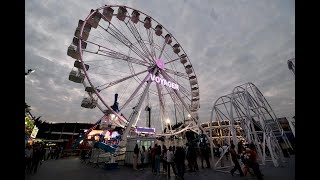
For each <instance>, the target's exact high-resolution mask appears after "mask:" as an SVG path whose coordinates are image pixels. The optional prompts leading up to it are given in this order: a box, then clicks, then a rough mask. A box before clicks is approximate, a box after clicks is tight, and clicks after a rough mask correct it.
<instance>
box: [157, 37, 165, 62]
mask: <svg viewBox="0 0 320 180" xmlns="http://www.w3.org/2000/svg"><path fill="white" fill-rule="evenodd" d="M166 44H167V43H166V41H164V43H163V46H162V48H161V51H160V54H159V57H158V59H160V58H161V56H162V53H163V51H164V48H165V47H166Z"/></svg>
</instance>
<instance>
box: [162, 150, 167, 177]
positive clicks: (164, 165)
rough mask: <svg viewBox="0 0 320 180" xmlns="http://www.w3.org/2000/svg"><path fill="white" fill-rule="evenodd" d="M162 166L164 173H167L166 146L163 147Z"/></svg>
mask: <svg viewBox="0 0 320 180" xmlns="http://www.w3.org/2000/svg"><path fill="white" fill-rule="evenodd" d="M161 156H162V165H163V171H164V173H166V172H167V147H166V146H165V145H162V153H161Z"/></svg>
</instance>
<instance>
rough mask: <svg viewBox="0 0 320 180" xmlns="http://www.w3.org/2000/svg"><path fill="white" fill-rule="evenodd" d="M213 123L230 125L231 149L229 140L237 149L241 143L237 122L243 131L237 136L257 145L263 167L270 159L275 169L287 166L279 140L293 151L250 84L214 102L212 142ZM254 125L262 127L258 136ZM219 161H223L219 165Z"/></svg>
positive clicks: (264, 102) (275, 119) (263, 101)
mask: <svg viewBox="0 0 320 180" xmlns="http://www.w3.org/2000/svg"><path fill="white" fill-rule="evenodd" d="M213 120H215V121H218V122H220V121H221V120H229V121H230V130H231V131H230V132H231V136H229V137H228V138H229V141H228V144H229V145H230V143H231V142H230V138H232V141H233V143H234V144H235V145H236V149H237V144H238V139H237V132H236V128H235V122H236V121H238V122H240V124H239V125H240V126H241V131H240V132H239V131H238V133H241V134H242V136H243V137H244V138H245V139H246V141H248V142H249V143H254V144H255V147H256V149H257V154H258V157H259V160H260V163H261V164H263V165H264V164H265V162H266V161H267V160H268V158H270V159H271V161H272V162H273V165H274V166H275V167H279V166H280V165H281V164H282V163H283V162H285V160H284V155H283V152H282V150H281V148H280V145H279V143H278V139H282V140H283V141H284V143H285V144H286V146H287V147H288V148H291V149H292V146H291V144H290V142H289V140H288V138H287V136H286V134H285V133H284V131H283V129H282V128H281V126H280V123H279V122H278V121H277V117H276V115H275V114H274V112H273V110H272V108H271V106H270V105H269V103H268V102H267V100H266V99H265V97H264V96H263V95H262V93H261V92H260V90H259V89H258V88H257V87H256V86H255V85H254V84H253V83H250V82H249V83H246V84H243V85H240V86H236V87H235V88H234V89H233V90H232V93H231V94H228V95H225V96H221V97H220V98H218V99H217V100H216V101H215V102H214V104H213V107H212V111H211V118H210V139H212V122H213ZM254 125H255V126H257V127H259V128H260V129H261V131H260V132H257V131H256V130H255V128H254ZM258 133H260V134H262V138H259V136H258ZM277 138H278V139H277ZM266 148H267V149H268V150H269V152H270V157H268V156H267V155H266ZM212 149H213V146H212V147H211V151H212ZM224 153H225V152H224ZM211 154H212V157H211V158H212V161H213V162H214V157H213V152H211ZM220 160H221V158H220V159H219V160H218V162H219V161H220ZM218 162H216V163H215V166H214V167H213V168H214V169H216V170H220V169H221V167H218V166H217V165H218V164H219V163H218ZM224 168H226V167H224Z"/></svg>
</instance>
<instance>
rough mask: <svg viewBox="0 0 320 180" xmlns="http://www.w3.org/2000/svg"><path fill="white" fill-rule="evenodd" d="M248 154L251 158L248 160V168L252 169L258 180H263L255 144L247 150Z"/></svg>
mask: <svg viewBox="0 0 320 180" xmlns="http://www.w3.org/2000/svg"><path fill="white" fill-rule="evenodd" d="M246 153H247V154H248V156H249V159H248V162H247V163H248V167H249V168H251V169H252V170H253V172H254V174H255V175H256V177H257V179H258V180H263V178H262V176H263V175H262V173H261V171H260V168H259V164H258V162H257V152H256V151H255V146H254V144H250V146H249V149H247V150H246Z"/></svg>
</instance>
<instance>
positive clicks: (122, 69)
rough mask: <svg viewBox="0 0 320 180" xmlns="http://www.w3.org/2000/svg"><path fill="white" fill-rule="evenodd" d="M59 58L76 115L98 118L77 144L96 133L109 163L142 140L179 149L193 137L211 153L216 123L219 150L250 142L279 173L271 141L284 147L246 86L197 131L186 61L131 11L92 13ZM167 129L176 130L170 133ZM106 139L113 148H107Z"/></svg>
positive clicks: (159, 30) (195, 92)
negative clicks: (73, 93)
mask: <svg viewBox="0 0 320 180" xmlns="http://www.w3.org/2000/svg"><path fill="white" fill-rule="evenodd" d="M67 55H68V56H69V57H71V58H72V59H74V67H73V68H72V70H71V72H70V74H69V80H70V81H73V82H75V83H81V84H83V86H84V90H85V94H84V97H83V100H82V102H81V107H83V108H88V109H93V108H98V109H99V110H100V111H101V113H102V117H101V118H100V119H99V120H98V121H97V122H96V123H95V125H94V126H93V127H92V128H91V129H89V130H87V131H86V133H85V134H84V136H82V138H83V139H79V141H78V143H79V142H83V141H84V140H85V138H86V137H88V135H89V134H90V133H91V132H92V131H94V129H96V128H97V127H100V129H101V130H102V133H100V136H101V138H98V139H99V140H98V141H99V143H98V145H97V147H99V148H101V149H104V151H105V152H109V153H111V154H113V156H112V157H114V158H113V160H112V161H113V162H114V161H115V160H121V159H122V160H123V159H124V158H127V157H124V156H125V154H126V152H128V148H129V149H131V147H132V146H131V145H130V146H128V142H130V139H132V138H136V137H138V136H141V135H142V134H147V135H145V136H149V137H154V138H163V139H164V141H165V142H166V141H168V139H172V138H173V139H174V141H175V145H185V141H184V139H185V132H187V131H192V132H194V133H195V134H200V133H201V134H203V135H204V136H205V137H206V139H207V140H209V144H210V147H211V151H212V149H213V148H215V147H216V146H215V144H214V143H213V141H212V140H213V139H214V137H213V133H212V132H214V130H213V129H212V123H213V121H215V122H221V121H222V120H228V122H229V123H228V125H227V126H226V127H227V131H226V134H225V137H226V139H225V142H227V141H228V142H229V144H230V142H231V141H232V142H234V143H237V142H238V141H239V140H240V139H239V137H240V136H241V138H242V139H245V140H246V141H248V142H254V143H255V145H256V146H257V147H258V148H257V149H258V154H259V157H260V159H261V160H262V163H264V162H265V160H267V158H268V157H269V156H267V155H266V149H268V152H269V153H268V154H269V155H270V157H271V159H272V161H273V162H274V164H275V166H279V161H280V160H281V158H282V156H283V155H282V152H281V151H280V149H279V148H280V147H279V144H278V141H277V139H282V140H283V141H284V142H285V143H287V144H288V146H290V143H288V141H287V139H286V137H285V134H283V131H282V130H281V127H279V124H277V123H276V121H275V120H276V117H275V114H274V113H273V111H272V109H271V107H270V106H269V104H268V103H267V101H266V99H265V98H264V97H263V95H262V93H261V92H260V91H259V90H258V89H257V88H256V87H255V86H254V85H253V84H252V83H247V84H245V85H241V86H237V87H236V88H235V89H234V90H233V91H232V93H231V94H229V95H225V96H222V97H220V98H219V99H218V100H217V101H216V102H215V103H214V107H213V110H212V116H211V122H210V127H209V128H208V127H205V126H203V123H202V124H201V123H200V122H199V116H198V113H197V111H198V109H199V108H200V103H199V102H200V93H199V84H198V80H197V75H196V73H195V71H194V69H193V66H192V64H191V61H190V59H189V57H188V55H187V53H186V52H185V51H184V49H183V48H182V46H181V44H180V43H179V42H178V41H177V39H176V38H175V37H174V36H173V35H172V34H171V33H170V32H169V31H168V29H166V28H165V27H164V26H163V25H162V24H161V23H160V22H158V21H157V20H155V19H154V18H153V17H151V16H149V15H147V14H145V13H143V12H141V11H139V10H137V9H133V8H131V7H127V6H120V5H105V6H102V7H99V8H97V9H92V10H91V11H90V13H89V15H88V16H87V17H86V18H85V19H84V20H81V19H80V20H79V21H78V25H77V27H76V29H75V32H74V37H73V40H72V43H71V45H70V46H69V47H68V50H67ZM251 89H253V91H249V90H251ZM223 108H224V109H223ZM223 112H226V113H223ZM151 120H152V121H151ZM174 121H175V122H176V123H177V122H178V121H179V122H181V125H180V126H178V127H176V128H172V127H173V125H174V123H172V122H174ZM268 121H270V122H271V124H270V123H269V124H268V123H267V122H268ZM144 123H145V127H141V126H142V124H144ZM254 124H255V125H257V126H258V127H260V131H259V132H257V131H255V129H254V128H253V125H254ZM151 126H153V127H151ZM219 126H220V123H219ZM221 126H222V125H221ZM239 129H241V130H239ZM220 130H221V128H220ZM220 130H219V131H220ZM114 131H116V132H117V133H115V135H113V134H114V133H113V132H114ZM221 133H222V132H221ZM107 134H108V139H107V140H105V138H104V137H105V136H106V135H107ZM209 134H210V135H209ZM237 134H238V135H239V136H237ZM110 137H111V138H110ZM111 139H113V140H114V141H113V143H110V142H108V140H111ZM210 139H211V140H210ZM114 142H116V143H114ZM134 142H135V143H136V142H137V141H134ZM135 143H134V144H135ZM154 143H155V142H153V144H154ZM149 145H150V146H151V145H152V144H149ZM211 154H213V153H212V152H211Z"/></svg>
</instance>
